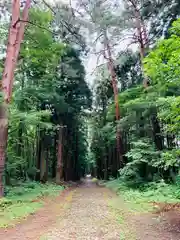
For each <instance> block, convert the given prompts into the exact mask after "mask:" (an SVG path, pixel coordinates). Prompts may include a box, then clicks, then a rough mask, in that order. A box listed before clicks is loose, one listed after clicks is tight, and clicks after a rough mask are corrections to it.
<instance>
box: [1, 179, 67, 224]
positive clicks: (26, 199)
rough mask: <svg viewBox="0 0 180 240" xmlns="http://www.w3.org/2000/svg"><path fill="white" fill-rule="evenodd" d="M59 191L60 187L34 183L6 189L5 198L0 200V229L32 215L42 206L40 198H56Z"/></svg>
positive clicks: (61, 188)
mask: <svg viewBox="0 0 180 240" xmlns="http://www.w3.org/2000/svg"><path fill="white" fill-rule="evenodd" d="M61 190H63V187H62V186H57V185H55V184H52V183H51V184H50V183H48V184H40V183H36V182H25V183H23V184H21V185H20V186H17V187H7V188H6V193H7V194H6V197H4V198H2V199H0V228H2V227H7V226H11V225H13V223H14V222H15V221H17V220H20V219H22V218H25V217H27V216H28V215H30V214H33V213H34V212H35V211H36V210H38V209H39V208H41V207H42V206H43V201H42V199H41V198H42V197H45V196H56V195H58V194H59V192H60V191H61ZM36 199H38V201H35V200H36Z"/></svg>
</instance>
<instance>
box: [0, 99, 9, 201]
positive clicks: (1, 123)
mask: <svg viewBox="0 0 180 240" xmlns="http://www.w3.org/2000/svg"><path fill="white" fill-rule="evenodd" d="M7 136H8V119H7V109H6V105H5V104H1V105H0V197H2V196H3V195H4V176H3V175H4V168H5V154H6V145H7Z"/></svg>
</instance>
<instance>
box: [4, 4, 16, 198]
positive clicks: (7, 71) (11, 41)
mask: <svg viewBox="0 0 180 240" xmlns="http://www.w3.org/2000/svg"><path fill="white" fill-rule="evenodd" d="M19 16H20V2H19V0H14V1H13V3H12V18H11V24H10V29H9V35H8V45H7V50H6V60H5V63H4V71H3V76H2V86H1V87H2V93H3V97H4V102H3V103H2V104H1V105H0V144H1V145H0V197H2V196H3V195H4V183H3V173H4V168H5V152H6V145H7V136H8V114H7V113H8V112H7V104H8V103H9V95H10V85H11V84H12V83H11V82H12V81H13V79H11V76H12V72H13V71H14V67H15V64H14V55H15V50H16V38H17V33H18V28H19V26H18V24H16V23H17V21H18V19H19Z"/></svg>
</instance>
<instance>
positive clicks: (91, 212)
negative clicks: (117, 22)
mask: <svg viewBox="0 0 180 240" xmlns="http://www.w3.org/2000/svg"><path fill="white" fill-rule="evenodd" d="M111 194H112V193H110V192H109V191H108V190H107V189H104V188H98V187H96V186H91V187H88V186H85V187H81V188H78V189H76V190H75V191H74V192H73V196H72V197H73V198H72V201H71V205H70V206H69V208H68V209H67V211H66V212H65V214H64V215H63V216H62V217H61V218H60V219H58V221H57V223H56V226H54V227H53V228H52V229H51V230H50V231H49V232H48V234H46V237H44V238H45V239H48V240H56V239H58V240H59V239H61V240H76V239H77V240H100V239H101V240H103V239H106V240H116V239H120V226H119V224H118V223H117V222H116V220H115V219H114V217H113V216H112V214H111V211H110V209H109V207H108V200H109V198H110V197H111ZM42 239H43V238H42Z"/></svg>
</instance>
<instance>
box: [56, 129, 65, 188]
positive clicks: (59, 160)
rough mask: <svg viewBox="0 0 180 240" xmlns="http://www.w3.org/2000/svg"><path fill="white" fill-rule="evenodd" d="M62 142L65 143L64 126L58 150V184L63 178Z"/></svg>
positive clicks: (61, 130)
mask: <svg viewBox="0 0 180 240" xmlns="http://www.w3.org/2000/svg"><path fill="white" fill-rule="evenodd" d="M62 141H63V126H62V125H60V127H59V139H58V149H57V168H56V183H57V184H58V183H60V181H61V180H62V178H63V158H62V156H63V155H62Z"/></svg>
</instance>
